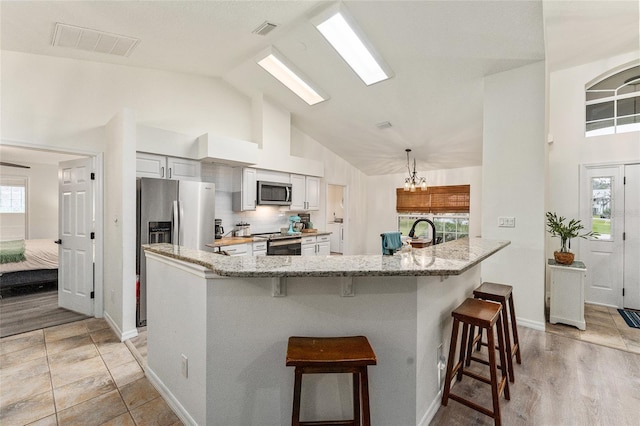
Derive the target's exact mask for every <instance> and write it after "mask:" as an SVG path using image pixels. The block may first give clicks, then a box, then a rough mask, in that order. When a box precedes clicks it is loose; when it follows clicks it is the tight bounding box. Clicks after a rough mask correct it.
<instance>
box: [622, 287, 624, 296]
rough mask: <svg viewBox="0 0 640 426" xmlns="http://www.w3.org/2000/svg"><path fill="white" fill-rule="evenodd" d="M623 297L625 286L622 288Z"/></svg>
mask: <svg viewBox="0 0 640 426" xmlns="http://www.w3.org/2000/svg"><path fill="white" fill-rule="evenodd" d="M622 297H624V287H623V288H622Z"/></svg>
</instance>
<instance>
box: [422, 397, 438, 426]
mask: <svg viewBox="0 0 640 426" xmlns="http://www.w3.org/2000/svg"><path fill="white" fill-rule="evenodd" d="M441 400H442V390H440V391H438V394H437V395H436V399H434V400H433V401H432V402H431V405H429V408H428V409H427V412H426V413H424V416H422V419H420V421H419V422H418V426H428V425H429V423H431V420H433V418H434V417H435V416H436V413H437V412H438V410H439V409H440V404H441Z"/></svg>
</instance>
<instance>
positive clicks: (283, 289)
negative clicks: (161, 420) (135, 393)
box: [145, 238, 509, 426]
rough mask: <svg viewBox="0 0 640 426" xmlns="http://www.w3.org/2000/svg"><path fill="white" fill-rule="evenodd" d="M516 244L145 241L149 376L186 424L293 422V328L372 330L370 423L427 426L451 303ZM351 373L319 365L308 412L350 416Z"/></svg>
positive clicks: (307, 332) (306, 390)
mask: <svg viewBox="0 0 640 426" xmlns="http://www.w3.org/2000/svg"><path fill="white" fill-rule="evenodd" d="M508 244H509V242H508V241H497V240H486V239H479V238H472V239H466V238H465V239H461V240H457V241H452V242H448V243H445V244H441V245H436V246H432V247H427V248H423V249H413V250H411V251H409V252H402V253H397V254H396V255H395V256H382V255H359V256H312V257H305V256H266V257H265V256H262V257H260V256H244V257H230V256H223V255H220V254H215V253H210V252H204V251H199V250H188V249H184V248H183V247H180V246H173V245H170V244H153V245H148V246H145V254H146V261H147V270H148V283H149V285H148V287H149V288H148V293H147V297H148V306H149V314H148V318H149V323H148V324H149V325H148V365H147V371H146V373H147V376H148V377H149V379H150V380H151V381H152V382H153V383H154V384H155V386H156V387H157V388H158V389H159V390H160V391H161V392H162V393H163V395H164V396H165V398H166V399H167V400H168V401H169V403H170V404H171V405H172V406H173V408H174V409H175V411H176V412H177V413H178V414H179V415H180V416H181V418H182V420H183V421H184V422H186V423H187V424H200V425H225V426H226V425H252V424H253V425H260V426H262V425H286V424H290V421H291V406H292V399H293V370H292V369H290V368H287V367H285V353H286V346H287V339H288V338H289V336H296V335H297V336H346V335H365V336H367V338H368V339H369V341H370V342H371V345H372V346H373V348H374V350H375V352H376V355H377V358H378V365H376V366H372V367H370V368H369V386H370V400H371V418H372V421H373V423H375V424H381V425H391V424H394V425H396V424H402V425H412V424H426V423H428V419H430V418H431V417H432V416H433V414H434V413H435V411H436V410H437V409H438V407H439V405H440V401H439V392H440V388H441V384H442V383H441V382H442V380H443V379H442V377H443V376H444V372H443V371H442V370H441V369H440V368H439V367H440V365H439V356H440V355H444V356H446V352H444V353H441V352H442V350H443V349H442V348H444V350H445V351H446V350H447V348H448V346H449V343H448V339H449V335H450V330H451V314H450V313H451V311H452V310H453V309H454V308H455V307H456V306H457V305H458V304H459V303H461V302H462V300H464V299H465V298H466V297H468V296H469V295H470V294H471V292H472V290H473V289H474V288H475V287H476V286H477V285H479V283H480V263H481V262H482V260H484V259H486V258H487V257H489V256H491V255H493V254H495V253H496V252H498V251H499V250H501V249H503V248H504V247H506V246H507V245H508ZM350 395H351V389H350V378H349V377H348V375H319V376H315V375H312V376H310V377H309V378H308V379H307V377H305V381H304V382H303V388H302V410H301V415H302V419H304V418H309V417H312V418H314V419H317V418H320V419H322V418H326V419H328V418H340V417H342V418H347V419H348V418H350V413H351V402H350V401H351V396H350Z"/></svg>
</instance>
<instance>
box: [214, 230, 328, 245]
mask: <svg viewBox="0 0 640 426" xmlns="http://www.w3.org/2000/svg"><path fill="white" fill-rule="evenodd" d="M328 234H331V232H327V231H322V232H307V233H303V234H300V237H315V236H316V235H328ZM260 241H266V240H265V239H264V238H254V237H224V238H220V239H218V240H215V241H214V242H212V243H208V244H205V245H206V246H207V247H213V248H215V247H222V246H232V245H236V244H247V243H254V242H260Z"/></svg>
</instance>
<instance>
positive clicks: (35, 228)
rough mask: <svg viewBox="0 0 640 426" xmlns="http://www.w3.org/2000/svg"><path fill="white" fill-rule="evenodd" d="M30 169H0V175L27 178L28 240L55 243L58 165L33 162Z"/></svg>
mask: <svg viewBox="0 0 640 426" xmlns="http://www.w3.org/2000/svg"><path fill="white" fill-rule="evenodd" d="M29 166H30V167H31V168H30V169H16V168H14V167H4V166H0V175H1V176H11V177H13V176H18V177H25V178H27V210H28V217H27V238H28V239H32V240H33V239H41V238H51V239H54V240H55V239H57V238H58V166H56V165H52V164H36V163H29ZM3 216H4V215H3ZM2 222H3V223H4V222H5V219H4V217H3V218H2Z"/></svg>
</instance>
